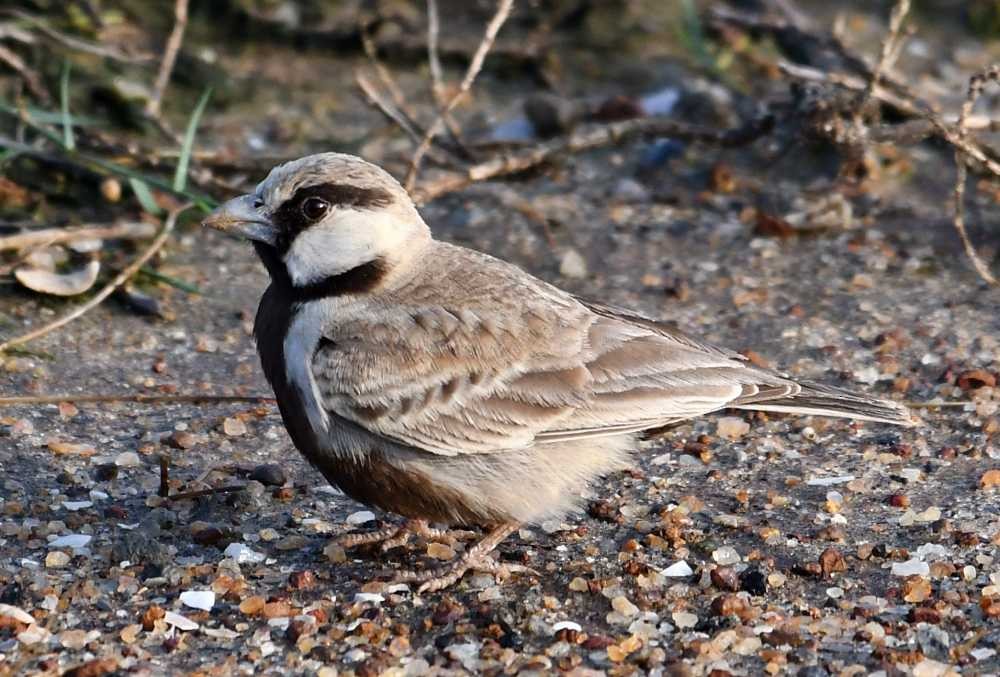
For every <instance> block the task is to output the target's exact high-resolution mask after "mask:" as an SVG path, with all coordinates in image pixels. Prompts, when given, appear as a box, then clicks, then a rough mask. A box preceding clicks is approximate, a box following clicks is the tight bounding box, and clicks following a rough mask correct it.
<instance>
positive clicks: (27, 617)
mask: <svg viewBox="0 0 1000 677" xmlns="http://www.w3.org/2000/svg"><path fill="white" fill-rule="evenodd" d="M0 618H13V619H14V620H15V621H17V622H18V623H23V624H25V625H31V624H32V623H34V622H35V617H34V616H32V615H31V614H29V613H28V612H27V611H25V610H24V609H21V608H20V607H16V606H14V605H12V604H0Z"/></svg>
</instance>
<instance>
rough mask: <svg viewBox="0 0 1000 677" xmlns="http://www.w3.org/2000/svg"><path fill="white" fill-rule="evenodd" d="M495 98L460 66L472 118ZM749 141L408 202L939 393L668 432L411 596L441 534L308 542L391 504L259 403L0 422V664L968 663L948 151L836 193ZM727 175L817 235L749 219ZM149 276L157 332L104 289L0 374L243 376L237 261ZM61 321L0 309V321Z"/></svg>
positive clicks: (991, 453) (771, 360)
mask: <svg viewBox="0 0 1000 677" xmlns="http://www.w3.org/2000/svg"><path fill="white" fill-rule="evenodd" d="M290 58H291V57H290ZM301 58H311V57H308V56H306V57H301ZM692 77H693V76H692ZM506 86H509V84H508V85H505V84H504V83H503V82H496V83H494V82H491V81H489V80H487V81H486V84H485V85H484V87H485V88H486V90H485V92H484V94H483V95H482V100H479V99H477V106H480V105H481V106H483V107H484V109H487V108H489V107H490V106H491V104H492V103H493V102H492V101H491V99H490V98H489V97H490V96H495V97H497V98H498V99H503V97H504V96H506V95H505V93H504V87H506ZM487 92H488V94H487ZM275 96H276V98H277V95H275ZM358 106H359V104H345V106H344V108H343V109H342V110H340V111H338V112H337V113H336V115H335V117H334V118H333V119H334V121H335V123H336V125H337V129H338V130H339V131H340V132H342V133H348V132H350V130H353V129H354V127H352V125H353V126H356V127H357V128H358V131H359V133H360V134H369V135H370V137H363V138H366V139H368V140H366V142H365V145H364V147H363V149H364V151H365V154H366V155H367V156H368V157H369V158H370V159H373V160H377V161H378V160H382V159H383V158H385V157H389V156H390V155H391V153H392V151H393V150H394V149H397V148H400V147H405V146H399V142H398V140H396V139H395V138H394V137H387V136H385V135H383V134H377V133H375V132H374V131H372V130H371V129H368V128H366V126H365V124H364V123H363V122H362V121H363V120H365V119H367V120H368V123H369V124H370V123H371V116H370V115H369V116H368V117H367V118H365V114H364V112H363V110H362V109H360V108H359V107H358ZM300 113H301V111H300V110H297V109H296V108H295V107H294V106H292V107H290V110H289V111H287V112H286V113H285V115H286V116H288V117H289V118H291V117H294V116H295V115H296V114H300ZM337 116H339V117H337ZM279 119H280V118H279ZM236 124H237V123H236V122H234V121H233V120H232V119H228V118H222V117H221V116H220V118H218V119H216V120H215V121H214V122H213V121H210V125H211V129H212V131H213V132H215V133H218V134H220V135H221V134H224V133H225V130H226V129H227V128H229V126H232V125H236ZM323 124H334V123H330V122H329V121H327V122H325V123H323ZM345 130H348V132H345ZM248 133H249V132H248ZM315 147H322V146H319V145H318V144H317V145H316V146H315ZM769 150H770V149H768V148H755V149H754V150H753V151H728V152H727V153H726V154H724V155H721V156H720V155H719V153H718V152H717V151H715V150H712V149H697V148H695V149H690V148H689V149H684V150H682V151H681V152H680V153H679V154H678V155H677V156H676V157H674V158H672V159H670V160H669V161H667V162H666V163H661V164H660V165H659V166H658V167H654V168H652V169H650V168H649V167H648V166H647V165H646V164H644V162H645V160H644V158H645V157H646V155H648V152H649V148H648V145H647V144H645V143H637V144H634V145H630V146H624V147H621V148H618V149H615V150H611V151H603V152H598V153H592V154H587V155H584V156H578V157H574V158H571V159H569V160H568V161H566V162H564V163H562V164H561V165H560V166H559V168H558V169H554V170H551V171H547V172H545V173H543V174H539V175H536V176H533V177H530V179H529V180H526V181H518V182H512V183H507V184H497V185H481V186H477V187H474V188H472V189H470V190H467V191H466V192H464V193H461V194H457V195H453V196H450V197H447V198H444V199H442V200H438V201H436V202H434V203H432V204H431V205H430V206H428V207H427V208H425V209H424V210H423V212H424V215H425V218H426V219H427V221H428V222H429V223H430V224H431V226H432V227H433V228H434V229H435V231H436V232H437V234H438V235H439V236H440V237H442V238H444V239H447V240H450V241H454V242H457V243H460V244H463V245H467V246H471V247H475V248H478V249H482V250H484V251H488V252H490V253H493V254H495V255H497V256H500V257H502V258H505V259H508V260H511V261H514V262H517V263H518V264H520V265H522V266H524V267H525V268H527V269H528V270H530V271H532V272H534V273H536V274H538V275H540V276H542V277H544V278H545V279H548V280H550V281H552V282H554V283H556V284H558V285H560V286H563V287H564V288H567V289H569V290H571V291H574V292H577V293H580V294H584V295H586V296H588V297H593V298H598V299H602V300H605V301H608V302H611V303H615V304H620V305H626V306H630V307H633V308H636V309H639V310H641V311H644V312H646V313H648V314H651V315H655V316H658V317H663V318H666V319H669V320H671V321H673V322H675V323H677V325H678V326H680V327H682V328H683V329H685V330H686V331H688V332H689V333H692V334H694V335H696V336H700V337H702V338H705V339H707V340H709V341H713V342H717V343H719V344H722V345H726V346H729V347H732V348H735V349H738V350H743V351H752V352H747V354H748V355H750V356H751V358H752V359H753V360H755V361H759V362H760V363H766V364H769V365H772V366H775V367H779V366H780V368H782V369H784V370H787V371H789V372H790V373H792V374H794V375H796V376H800V377H803V378H810V379H814V380H820V381H823V382H827V383H831V384H835V385H842V386H847V387H852V388H858V389H863V390H866V391H868V392H872V393H878V394H880V395H882V396H885V397H890V398H894V399H899V400H905V401H908V402H918V403H927V402H945V403H948V405H947V406H944V407H930V408H928V407H921V408H919V409H918V410H917V413H918V414H919V415H920V416H921V417H922V419H923V422H924V425H923V426H921V427H917V428H912V429H893V428H889V427H886V426H879V425H873V424H858V423H851V422H846V421H833V420H826V419H819V418H795V417H783V416H779V415H768V416H765V415H761V414H754V415H752V414H747V413H739V414H735V415H734V414H733V413H725V412H724V413H722V414H720V415H718V416H713V417H707V418H705V419H702V420H697V421H694V422H691V423H688V424H685V425H681V426H679V427H677V428H675V429H673V430H671V431H670V432H669V434H667V435H666V436H665V437H663V438H662V439H659V440H656V441H654V442H651V443H649V445H648V447H647V448H646V449H645V450H644V451H643V453H641V454H640V455H639V456H637V458H636V463H635V468H634V469H633V470H630V471H628V472H625V473H621V474H616V475H612V476H610V477H608V478H606V479H605V480H604V481H603V482H602V483H601V484H600V485H599V486H596V487H594V491H593V496H592V497H589V498H588V499H587V501H585V504H586V505H587V510H586V513H585V514H580V515H571V516H568V517H567V518H566V520H565V522H560V523H545V524H541V525H532V526H529V527H526V528H525V529H523V530H522V531H521V532H520V533H519V534H517V535H515V536H514V537H512V538H510V539H508V541H507V542H505V543H504V544H502V545H501V546H500V548H499V554H500V557H501V559H502V560H503V561H507V562H510V563H516V564H524V565H527V566H528V567H530V568H531V569H534V570H535V571H536V572H537V575H532V574H517V575H512V576H510V577H509V578H507V579H506V580H503V581H498V580H496V579H494V578H493V577H492V576H486V575H475V574H470V575H468V576H466V578H465V579H464V580H463V581H462V582H461V583H460V584H458V585H456V586H455V587H453V588H452V589H450V590H447V591H445V592H442V593H436V594H430V595H426V596H423V597H416V596H414V595H413V594H412V593H411V592H410V591H409V589H408V588H407V587H405V586H393V587H387V586H385V585H384V584H382V583H380V582H379V581H380V579H381V580H385V579H387V578H389V577H391V574H392V572H393V571H394V570H396V569H398V568H402V567H416V568H422V567H425V566H432V565H434V564H435V563H440V561H441V560H447V559H450V558H452V557H455V556H458V555H460V553H461V551H462V549H463V548H464V547H466V545H467V544H466V543H457V544H454V545H446V544H440V543H426V542H422V541H414V542H411V543H410V544H409V545H408V546H407V547H405V548H402V549H399V550H395V551H393V552H391V553H389V554H387V555H384V554H382V553H379V552H377V551H365V550H360V551H350V552H344V550H343V549H342V548H340V547H338V546H337V545H336V544H335V542H334V540H335V538H336V537H337V536H338V535H340V534H342V533H346V532H349V531H352V530H359V529H360V530H366V529H371V528H375V527H376V526H378V525H379V524H381V523H384V522H390V521H393V520H394V519H395V518H393V517H392V516H387V515H380V514H379V515H373V514H372V513H370V512H368V511H367V509H366V508H365V507H364V506H361V505H358V504H355V503H353V502H352V501H350V500H349V499H347V498H345V497H344V496H342V495H339V494H338V493H337V492H335V491H333V490H331V489H330V488H329V487H328V486H327V485H326V484H325V483H324V482H322V480H321V478H320V477H319V476H318V474H317V473H315V472H314V471H312V470H311V469H310V468H309V467H307V465H306V464H305V463H304V462H303V461H302V460H301V458H300V457H299V455H298V454H297V452H295V450H294V449H293V448H292V447H291V445H290V443H289V441H288V439H287V436H286V434H285V431H284V429H283V427H282V425H281V421H280V419H279V418H278V416H277V415H276V411H275V410H274V408H273V407H272V406H271V405H269V404H260V405H251V404H208V403H205V404H198V405H191V404H177V405H162V404H157V405H143V404H134V403H120V404H109V405H92V404H80V405H78V406H74V405H72V404H69V403H64V404H60V405H58V406H57V405H51V406H32V407H13V408H6V409H3V410H0V469H2V476H0V487H2V492H0V674H27V673H43V674H58V673H61V672H62V671H64V670H68V669H71V668H77V672H76V673H75V674H78V675H84V674H86V675H99V674H105V673H112V672H115V671H119V672H122V673H127V674H176V673H180V672H195V671H197V672H199V674H231V673H245V674H282V673H290V674H300V673H306V674H319V675H334V674H338V673H339V674H358V675H378V674H388V675H404V674H405V675H420V674H426V673H428V672H433V673H435V674H463V673H487V674H513V673H521V674H533V673H538V674H545V673H551V672H555V671H557V670H558V671H568V672H571V673H573V674H579V675H585V674H588V675H589V674H614V675H619V674H634V673H652V674H663V673H665V674H692V675H702V674H714V675H725V674H746V675H751V674H762V673H765V672H766V673H769V674H786V673H787V674H799V675H809V676H812V675H825V674H839V675H856V674H879V673H880V672H881V674H887V675H892V674H901V673H902V674H914V675H922V676H927V675H946V674H958V673H961V674H991V673H996V672H998V671H1000V659H998V656H997V652H998V651H1000V560H998V551H997V546H998V545H1000V494H998V491H1000V451H998V449H997V446H996V440H997V433H998V432H1000V414H998V412H997V408H998V400H1000V390H998V389H997V388H996V375H997V373H998V372H1000V339H998V338H997V337H998V336H1000V317H998V315H997V313H996V307H997V300H998V298H997V291H996V290H995V289H990V288H987V287H985V286H984V285H983V284H981V283H980V281H979V280H978V278H976V277H975V275H974V274H973V273H972V272H971V270H970V268H969V266H968V265H967V263H966V262H965V260H964V259H963V258H962V257H961V253H960V249H959V248H958V247H957V246H956V244H955V243H954V242H953V235H952V233H951V231H950V226H949V224H948V223H947V220H946V213H945V212H944V211H943V207H942V205H943V201H942V200H943V197H944V196H945V195H946V194H947V190H948V187H947V185H946V181H942V180H941V177H942V176H950V173H949V172H950V171H951V170H950V169H949V168H948V167H949V165H948V164H947V162H948V156H947V154H938V153H937V152H935V151H931V150H918V151H917V152H916V153H915V154H914V156H912V158H911V160H912V161H913V162H915V163H916V164H917V165H918V166H919V167H921V168H922V169H925V170H928V171H927V172H926V173H925V174H924V175H925V176H926V175H929V176H930V177H931V178H930V179H924V180H920V179H919V178H912V177H904V178H902V179H900V178H899V177H891V176H890V177H886V178H885V180H884V181H883V182H882V183H881V184H880V185H879V190H878V194H877V195H874V196H873V195H870V194H864V195H846V196H844V195H843V194H842V193H841V192H838V191H835V190H833V189H832V188H831V186H832V185H833V184H832V183H831V180H830V178H829V177H828V176H827V177H824V174H823V171H822V169H821V168H818V167H817V163H816V162H815V161H814V160H815V159H814V158H812V159H809V158H806V157H799V156H794V157H792V158H791V159H786V160H782V161H779V162H768V161H767V160H766V158H767V157H768V152H769ZM293 154H294V153H293ZM719 162H723V163H725V165H724V166H725V168H726V171H727V173H728V174H727V176H730V178H731V179H732V183H731V185H730V183H729V182H726V185H725V186H720V185H719V181H718V179H717V177H718V171H719V170H717V171H715V172H713V171H712V169H713V167H715V168H717V167H719V166H720V165H719V164H718V163H719ZM713 176H715V177H716V178H715V179H713V178H712V177H713ZM761 191H763V192H766V193H767V194H768V195H769V196H771V197H772V198H773V199H775V200H777V204H776V206H775V207H774V209H775V210H776V213H779V214H781V215H783V216H784V217H786V219H788V220H789V221H795V218H794V216H789V215H790V214H792V215H794V213H795V212H802V211H810V210H811V211H812V212H814V213H813V214H812V215H811V216H809V217H808V218H806V219H805V220H806V221H808V222H809V223H817V222H820V223H825V224H826V227H825V228H824V229H823V230H822V231H820V232H816V233H809V234H803V235H794V236H791V237H775V236H773V235H769V234H768V233H770V232H771V231H769V230H767V229H766V228H765V229H763V230H762V228H761V225H760V219H758V217H757V216H756V212H755V211H754V209H752V206H753V201H752V199H751V198H750V197H749V196H750V195H751V194H758V193H760V192H761ZM522 201H523V202H522ZM525 202H526V203H527V204H530V206H531V209H530V210H525V209H517V208H516V207H517V205H522V204H523V203H525ZM983 204H984V206H985V203H983ZM819 212H822V213H823V214H829V213H833V214H835V215H837V216H836V218H834V219H832V220H831V219H827V220H826V221H824V218H825V217H823V216H822V215H819ZM988 217H989V213H988V212H986V211H985V210H984V211H983V212H982V213H980V214H979V215H978V217H977V218H979V219H987V218H988ZM994 220H995V219H994ZM987 225H993V226H995V225H996V224H995V223H989V222H988V224H987ZM974 236H975V237H977V238H979V239H980V241H981V240H982V239H983V237H984V236H983V232H974ZM987 244H988V243H987ZM160 270H161V271H163V272H166V273H169V274H171V275H175V276H177V277H181V278H183V279H186V280H189V281H192V282H196V283H197V284H199V285H200V286H201V287H202V288H203V289H204V290H205V291H206V293H205V294H204V295H202V296H193V295H188V294H185V293H183V292H180V291H178V290H175V289H170V288H163V289H160V290H158V294H159V295H160V297H161V300H162V301H163V303H164V306H165V308H166V309H167V310H168V311H169V312H170V313H172V314H173V315H174V319H171V320H159V321H152V320H149V319H145V318H140V317H136V316H135V315H132V314H130V313H129V312H128V311H127V310H126V309H124V308H123V307H121V306H120V305H117V304H115V303H106V304H104V305H103V306H101V307H100V308H98V309H97V310H96V311H94V312H92V313H90V314H88V315H86V316H85V317H84V318H83V319H81V320H79V321H78V322H75V323H74V324H72V325H70V326H69V327H67V328H65V329H64V330H62V331H60V332H58V333H56V334H53V335H50V336H49V337H47V338H46V339H44V340H42V341H39V342H38V343H37V344H33V345H32V348H33V349H34V350H37V351H40V352H43V353H47V354H48V357H46V358H43V357H39V356H34V355H19V356H11V357H7V358H5V359H4V361H3V362H2V366H0V389H2V391H3V392H4V393H13V394H42V393H53V392H58V393H78V392H79V393H95V392H136V393H175V392H177V393H214V394H243V395H245V394H267V387H266V384H265V383H264V381H263V378H262V376H261V375H260V372H259V367H258V364H257V358H256V355H255V353H254V350H253V345H252V340H251V338H250V324H251V322H252V314H253V312H254V310H255V308H256V301H257V298H258V296H259V294H260V292H261V291H262V290H263V288H264V286H265V285H266V278H265V274H264V272H263V270H262V268H261V267H260V266H259V265H258V264H257V262H256V260H255V259H254V258H253V256H252V253H251V251H250V249H249V248H248V247H246V246H245V245H243V244H242V243H238V242H235V241H232V240H227V239H225V238H223V237H221V236H219V235H218V234H216V233H209V232H201V231H200V230H199V229H198V228H197V226H194V225H191V226H189V227H186V228H185V229H183V230H182V232H181V234H180V236H179V238H178V240H177V242H176V244H175V245H172V246H171V248H170V249H169V252H168V254H167V256H166V257H165V260H163V261H162V262H161V263H160ZM64 307H65V306H64V305H62V304H56V303H52V302H51V301H48V300H40V299H38V298H37V297H34V296H29V295H28V294H24V293H15V294H7V295H4V296H3V297H0V312H3V313H4V314H6V315H7V316H10V317H11V318H14V321H15V322H16V325H17V326H16V330H17V332H16V333H19V331H20V330H22V329H23V328H25V327H27V326H29V325H37V324H38V323H40V322H43V321H45V320H46V319H49V318H50V317H51V316H53V315H54V314H55V313H58V312H60V311H61V310H62V309H63V308H64ZM5 331H7V333H8V334H12V333H15V331H14V330H10V329H7V330H5ZM955 403H964V404H957V405H956V404H955ZM163 456H166V457H169V459H170V470H171V473H170V477H171V480H170V488H171V492H172V493H179V492H189V491H197V490H200V489H208V488H212V487H220V486H228V485H234V484H241V485H244V486H245V489H243V490H242V491H237V492H231V493H215V494H209V495H205V496H199V497H196V498H191V499H186V500H183V499H182V500H168V499H163V498H160V497H159V496H157V488H158V486H159V482H160V476H159V460H160V458H161V457H163Z"/></svg>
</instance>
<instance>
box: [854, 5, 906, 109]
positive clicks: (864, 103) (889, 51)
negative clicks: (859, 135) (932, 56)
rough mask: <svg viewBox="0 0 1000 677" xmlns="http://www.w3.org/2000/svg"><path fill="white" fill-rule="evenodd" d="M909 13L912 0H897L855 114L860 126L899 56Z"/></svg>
mask: <svg viewBox="0 0 1000 677" xmlns="http://www.w3.org/2000/svg"><path fill="white" fill-rule="evenodd" d="M909 13H910V0H897V2H896V4H895V6H894V7H893V8H892V13H891V14H890V15H889V32H888V33H887V34H886V36H885V40H883V41H882V51H881V54H879V59H878V62H877V63H876V64H875V68H874V70H873V71H872V75H871V78H869V80H868V85H867V86H866V87H865V91H864V94H863V95H862V98H861V105H860V106H858V110H857V112H856V114H855V118H854V120H855V124H856V125H857V126H858V127H859V128H861V127H863V125H864V120H863V119H862V118H863V116H864V111H865V109H866V108H867V107H868V103H869V102H870V101H871V99H872V96H873V95H874V94H875V89H876V88H877V87H878V86H879V83H880V82H881V81H882V77H883V75H884V74H885V73H887V72H888V71H889V70H890V69H891V68H892V64H893V62H894V61H895V60H896V58H897V57H898V56H899V50H898V49H897V46H899V45H902V37H901V30H902V28H903V21H904V20H905V19H906V15H907V14H909Z"/></svg>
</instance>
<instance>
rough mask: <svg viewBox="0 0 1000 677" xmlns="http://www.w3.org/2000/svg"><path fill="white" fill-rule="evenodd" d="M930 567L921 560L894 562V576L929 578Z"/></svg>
mask: <svg viewBox="0 0 1000 677" xmlns="http://www.w3.org/2000/svg"><path fill="white" fill-rule="evenodd" d="M930 573H931V568H930V565H929V564H927V562H924V561H921V560H919V559H909V560H907V561H905V562H893V564H892V575H893V576H929V575H930Z"/></svg>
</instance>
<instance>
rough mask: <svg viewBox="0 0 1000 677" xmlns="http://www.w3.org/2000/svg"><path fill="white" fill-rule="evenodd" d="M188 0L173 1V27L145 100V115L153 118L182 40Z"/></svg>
mask: <svg viewBox="0 0 1000 677" xmlns="http://www.w3.org/2000/svg"><path fill="white" fill-rule="evenodd" d="M187 19H188V0H176V2H175V3H174V28H173V30H172V31H170V37H169V38H167V46H166V47H165V48H164V50H163V60H162V61H161V62H160V71H159V72H158V73H157V75H156V81H155V82H154V83H153V91H152V93H151V94H150V95H149V101H147V102H146V115H148V116H149V117H151V118H153V119H157V118H159V117H160V103H161V102H162V100H163V93H164V91H166V89H167V84H168V83H169V82H170V74H171V73H172V72H173V70H174V63H175V62H176V61H177V52H178V51H179V50H180V48H181V42H182V41H183V40H184V31H185V29H186V28H187Z"/></svg>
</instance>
